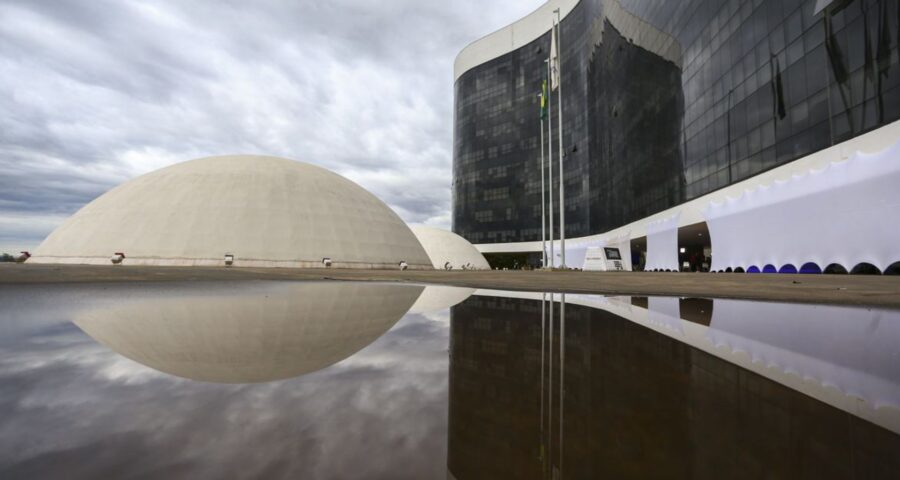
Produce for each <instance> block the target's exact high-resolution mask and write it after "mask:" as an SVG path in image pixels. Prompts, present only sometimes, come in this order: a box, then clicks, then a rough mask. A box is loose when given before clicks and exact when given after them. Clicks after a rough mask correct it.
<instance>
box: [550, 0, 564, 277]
mask: <svg viewBox="0 0 900 480" xmlns="http://www.w3.org/2000/svg"><path fill="white" fill-rule="evenodd" d="M553 12H554V13H556V69H557V75H558V78H559V82H558V84H557V86H556V88H557V92H556V100H557V102H559V106H558V108H557V112H556V117H557V118H558V119H559V128H558V129H557V130H558V134H559V142H558V143H559V253H560V255H562V257H561V258H560V265H559V267H560V268H566V199H565V183H564V181H565V175H563V172H564V171H565V170H563V138H562V135H563V126H562V125H563V124H562V113H563V110H562V18H561V17H560V13H559V9H558V8H557V9H556V10H554V11H553ZM551 37H552V35H551Z"/></svg>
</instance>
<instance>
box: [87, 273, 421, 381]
mask: <svg viewBox="0 0 900 480" xmlns="http://www.w3.org/2000/svg"><path fill="white" fill-rule="evenodd" d="M422 289H423V288H422V287H413V286H402V285H378V284H353V283H310V284H300V285H297V284H290V285H288V286H279V287H277V288H272V289H270V290H269V291H267V292H266V294H265V295H258V294H256V295H234V296H221V295H210V296H192V297H188V298H162V299H160V298H154V299H149V300H144V301H136V302H128V301H125V302H122V303H121V304H116V305H113V306H105V307H102V308H97V309H93V310H88V311H85V312H82V313H81V314H79V315H78V316H77V317H76V318H75V320H74V322H75V324H76V325H78V327H79V328H81V329H82V330H84V331H85V333H87V334H88V335H90V336H91V337H93V338H94V339H95V340H97V341H98V342H100V343H102V344H104V345H106V346H107V347H109V348H110V349H112V350H114V351H116V352H117V353H119V354H120V355H122V356H125V357H127V358H130V359H132V360H134V361H136V362H138V363H141V364H143V365H146V366H148V367H150V368H153V369H155V370H159V371H161V372H165V373H168V374H171V375H176V376H179V377H184V378H189V379H192V380H200V381H206V382H216V383H254V382H267V381H272V380H280V379H285V378H291V377H297V376H300V375H303V374H305V373H309V372H313V371H316V370H319V369H322V368H324V367H327V366H329V365H331V364H334V363H336V362H339V361H341V360H343V359H345V358H347V357H349V356H351V355H353V354H354V353H356V352H357V351H358V350H360V349H361V348H363V347H365V346H366V345H369V344H370V343H372V342H373V341H375V340H376V339H377V338H378V337H380V336H381V335H383V334H384V333H385V332H386V331H387V330H388V329H390V328H391V326H393V325H394V324H395V323H396V322H397V321H398V320H400V318H401V317H402V316H403V315H404V314H405V313H406V312H407V310H409V308H410V307H411V306H412V305H413V302H415V301H416V299H417V298H418V297H419V295H420V294H421V293H422Z"/></svg>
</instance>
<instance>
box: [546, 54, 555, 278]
mask: <svg viewBox="0 0 900 480" xmlns="http://www.w3.org/2000/svg"><path fill="white" fill-rule="evenodd" d="M544 62H545V63H546V64H547V79H548V81H551V80H550V79H551V78H552V77H551V76H550V75H552V73H553V72H551V71H550V59H549V58H548V59H547V60H544ZM552 90H553V88H548V89H547V155H548V157H549V158H548V159H547V167H548V175H549V179H548V180H549V181H548V182H547V183H548V186H549V189H550V192H549V193H550V194H549V195H548V197H549V200H550V208H549V209H548V210H550V232H549V233H550V268H553V267H554V266H556V256H555V255H554V253H555V252H554V251H553V102H552V101H551V100H552V99H553V93H552Z"/></svg>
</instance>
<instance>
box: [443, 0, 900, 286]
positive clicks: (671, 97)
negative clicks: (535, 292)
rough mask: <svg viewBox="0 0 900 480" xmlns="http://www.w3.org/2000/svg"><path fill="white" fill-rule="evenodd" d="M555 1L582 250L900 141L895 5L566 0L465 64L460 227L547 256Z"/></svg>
mask: <svg viewBox="0 0 900 480" xmlns="http://www.w3.org/2000/svg"><path fill="white" fill-rule="evenodd" d="M819 4H826V5H828V8H825V9H824V10H821V11H819V9H818V7H817V6H818V5H819ZM555 8H559V9H560V10H561V14H562V16H563V19H562V35H561V37H562V42H563V43H562V55H561V57H562V73H563V78H562V87H563V92H564V93H563V98H562V101H563V112H564V115H563V133H564V135H563V144H564V147H565V155H566V159H565V160H566V167H565V168H566V170H565V194H566V215H565V217H566V236H567V238H569V239H570V240H572V241H571V245H568V244H567V255H569V256H570V258H576V259H577V258H579V252H577V251H572V252H569V249H572V250H579V249H580V250H583V249H584V248H585V246H584V244H585V243H588V242H590V241H599V240H603V239H606V238H607V237H610V238H611V237H615V236H621V235H627V236H630V238H632V239H635V240H639V242H638V244H639V245H642V243H640V240H641V239H643V238H644V237H645V236H647V235H648V234H649V233H651V232H648V224H649V223H651V222H653V221H654V220H663V219H665V218H669V217H673V218H675V222H674V224H675V226H676V227H686V226H689V225H694V224H697V223H700V222H703V221H704V214H703V210H704V208H705V207H706V206H708V205H709V204H710V202H711V201H713V200H716V201H721V200H722V199H724V198H725V196H726V195H730V196H732V197H737V196H738V195H739V194H740V193H741V192H743V191H744V190H745V189H748V188H753V187H756V186H758V185H760V184H763V185H768V184H771V183H773V182H774V181H775V180H776V179H779V180H782V179H785V178H790V177H791V176H792V175H795V174H799V173H804V172H807V171H809V170H810V169H814V168H822V167H823V166H824V165H827V164H829V163H830V162H832V161H839V160H841V159H843V158H846V157H847V156H848V155H852V154H853V153H854V152H855V151H856V150H865V151H879V150H882V149H884V148H886V147H889V146H890V145H892V144H894V143H895V142H897V141H898V139H900V124H896V123H893V124H892V122H895V121H896V120H897V119H898V118H900V51H898V47H897V45H898V37H900V31H898V29H897V17H898V8H900V7H898V4H897V2H895V1H892V0H876V1H865V0H847V1H841V2H822V1H818V2H817V1H816V0H805V1H804V0H798V1H790V2H784V1H782V0H765V1H761V2H760V1H758V2H704V1H701V0H686V1H679V2H645V1H639V0H550V1H549V2H548V3H547V4H546V5H544V6H542V7H541V8H539V9H538V10H537V11H535V12H534V13H532V14H531V15H529V16H527V17H525V18H523V19H521V20H520V21H518V22H516V23H513V24H512V25H510V26H508V27H506V28H504V29H501V30H499V31H497V32H495V33H492V34H490V35H488V36H486V37H484V38H482V39H480V40H477V41H476V42H474V43H472V44H471V45H469V46H468V47H466V48H465V49H464V50H463V51H462V52H461V53H460V54H459V56H458V57H457V60H456V65H455V93H456V96H455V109H456V110H455V112H456V116H455V131H454V184H453V230H454V231H455V232H457V233H459V234H460V235H462V236H463V237H465V238H467V239H468V240H470V241H471V242H472V243H475V244H477V245H478V247H479V249H480V250H482V252H485V253H492V252H535V251H539V250H540V243H539V240H540V235H541V221H540V198H541V188H540V185H541V184H540V182H541V180H540V179H541V176H540V131H539V129H540V121H539V119H538V111H539V106H538V99H537V94H538V92H539V91H540V82H541V76H542V65H543V62H544V59H545V58H546V57H547V55H548V52H549V45H550V33H549V30H550V25H551V17H552V13H551V12H552V10H553V9H555ZM551 106H552V107H553V108H554V109H556V106H557V103H556V97H554V98H553V99H552V101H551ZM556 113H557V112H556V111H555V110H554V111H553V112H552V115H553V117H554V118H552V119H551V121H550V124H551V125H552V126H553V130H554V135H553V141H554V142H556V141H557V137H556V125H557V122H556V119H555V116H556ZM867 133H868V134H867ZM863 134H867V135H865V136H863ZM835 145H840V147H839V148H834V149H828V150H824V151H823V149H827V148H828V147H831V146H835ZM817 152H819V153H817ZM553 155H554V157H556V156H557V150H556V146H555V145H554V149H553ZM801 159H802V160H801ZM776 167H781V168H780V169H777V168H776ZM764 172H767V173H765V174H764V175H761V174H763V173H764ZM558 173H559V172H558V165H556V164H555V165H554V172H553V177H554V178H558ZM557 186H558V185H554V198H553V201H554V206H555V207H556V208H558V193H557ZM679 215H680V216H679ZM594 236H597V237H598V238H592V237H594ZM693 237H694V239H695V240H696V237H697V235H696V234H694V235H693ZM555 238H559V232H556V234H555ZM705 241H706V242H708V240H705ZM595 243H596V242H595ZM686 246H687V247H688V248H689V249H690V248H692V247H694V246H693V245H691V244H687V245H686ZM696 248H697V249H698V251H699V252H701V253H702V251H703V245H702V244H701V245H698V246H696ZM681 260H688V259H681ZM897 260H900V258H893V259H892V260H891V261H897ZM667 262H668V263H671V264H672V265H668V264H667V266H666V268H675V267H676V265H674V264H675V263H677V264H678V265H677V266H678V267H680V266H681V265H682V263H683V262H682V261H679V259H678V258H677V254H676V253H675V252H672V257H671V259H669V260H667ZM698 263H699V262H698ZM570 266H576V267H578V266H580V263H578V264H573V263H572V262H570ZM761 267H762V265H760V268H761ZM778 267H781V265H776V268H778ZM820 267H821V268H823V269H824V268H825V265H821V266H820ZM851 267H852V265H850V266H847V268H848V269H849V268H851ZM884 267H885V266H884V265H879V268H881V269H884ZM723 268H724V267H723ZM744 268H747V265H744ZM796 268H797V269H799V268H800V265H796Z"/></svg>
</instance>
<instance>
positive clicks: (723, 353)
mask: <svg viewBox="0 0 900 480" xmlns="http://www.w3.org/2000/svg"><path fill="white" fill-rule="evenodd" d="M0 411H2V412H3V415H2V416H0V478H3V479H9V478H41V479H44V478H66V479H72V478H123V477H128V478H133V477H140V478H341V479H343V478H455V479H458V480H463V479H474V478H479V479H481V478H484V479H487V478H490V479H497V478H535V479H544V478H546V479H551V478H573V479H581V478H647V477H654V478H656V477H664V478H713V477H715V478H722V477H725V478H761V477H766V478H853V477H856V478H896V477H897V474H898V472H900V312H898V311H890V310H873V309H865V308H851V307H834V306H817V305H801V304H792V305H788V304H774V303H765V302H750V301H740V300H709V299H695V298H666V297H649V298H648V297H625V296H620V297H604V296H598V295H573V294H569V295H563V294H553V295H551V294H542V293H521V292H500V291H488V290H473V289H462V288H453V287H440V286H417V285H406V284H383V283H354V282H261V281H258V282H233V283H232V282H210V283H199V282H194V283H135V284H116V285H113V284H82V285H39V286H37V285H36V286H12V287H10V286H4V287H2V288H0Z"/></svg>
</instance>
